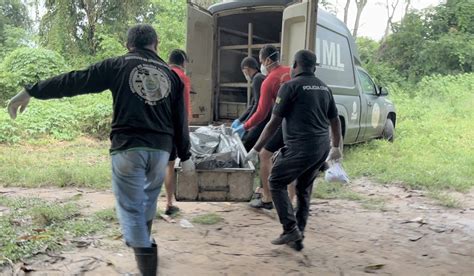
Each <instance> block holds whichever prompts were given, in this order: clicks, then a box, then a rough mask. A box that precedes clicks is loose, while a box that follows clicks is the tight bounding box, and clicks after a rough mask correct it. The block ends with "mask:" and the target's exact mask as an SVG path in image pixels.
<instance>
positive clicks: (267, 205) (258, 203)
mask: <svg viewBox="0 0 474 276" xmlns="http://www.w3.org/2000/svg"><path fill="white" fill-rule="evenodd" d="M249 205H250V207H252V208H255V209H267V210H271V209H273V202H271V201H270V202H263V200H262V198H257V199H254V200H252V201H250V203H249Z"/></svg>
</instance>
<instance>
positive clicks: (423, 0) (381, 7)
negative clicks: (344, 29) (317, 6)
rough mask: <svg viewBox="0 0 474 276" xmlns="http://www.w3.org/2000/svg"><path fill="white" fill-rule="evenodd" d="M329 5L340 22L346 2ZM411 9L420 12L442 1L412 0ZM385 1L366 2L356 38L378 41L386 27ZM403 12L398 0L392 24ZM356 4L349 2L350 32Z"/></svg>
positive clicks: (371, 0) (336, 0) (403, 2)
mask: <svg viewBox="0 0 474 276" xmlns="http://www.w3.org/2000/svg"><path fill="white" fill-rule="evenodd" d="M388 1H389V3H392V2H395V1H396V0H388ZM328 2H329V3H331V4H333V5H335V6H336V7H337V9H336V15H337V17H338V18H340V19H341V20H344V5H345V4H346V0H329V1H328ZM411 2H412V3H411V9H416V10H421V9H424V8H428V7H433V6H437V5H439V4H440V3H441V2H443V1H442V0H412V1H411ZM385 3H386V0H368V2H367V5H366V6H365V8H364V10H363V12H362V16H361V20H360V26H359V31H358V36H367V37H370V38H372V39H375V40H380V39H381V38H382V37H383V35H384V33H385V27H386V25H387V18H388V15H387V9H386V7H385ZM404 10H405V1H404V0H399V4H398V7H397V10H396V13H395V15H394V19H393V21H394V22H397V21H400V19H401V17H402V16H403V13H404ZM356 11H357V8H356V4H355V1H353V0H351V5H350V7H349V19H348V23H347V25H348V27H349V29H350V30H351V31H352V29H353V28H354V21H355V16H356Z"/></svg>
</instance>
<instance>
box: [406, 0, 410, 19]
mask: <svg viewBox="0 0 474 276" xmlns="http://www.w3.org/2000/svg"><path fill="white" fill-rule="evenodd" d="M410 5H411V0H405V15H407V14H408V12H409V11H410Z"/></svg>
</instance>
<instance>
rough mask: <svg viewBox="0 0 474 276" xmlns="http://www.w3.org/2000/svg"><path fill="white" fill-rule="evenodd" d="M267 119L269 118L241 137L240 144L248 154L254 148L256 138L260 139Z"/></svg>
mask: <svg viewBox="0 0 474 276" xmlns="http://www.w3.org/2000/svg"><path fill="white" fill-rule="evenodd" d="M268 119H269V118H267V119H265V120H264V121H263V122H261V123H260V124H258V125H257V126H256V127H254V128H252V129H250V130H249V131H247V132H246V133H245V135H244V137H242V143H243V144H244V147H245V149H246V150H247V152H249V151H250V150H251V149H252V148H253V146H255V144H256V143H257V141H258V138H260V135H261V134H262V132H263V130H264V129H265V126H266V125H267V123H268V121H269V120H268Z"/></svg>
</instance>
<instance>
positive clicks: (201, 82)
mask: <svg viewBox="0 0 474 276" xmlns="http://www.w3.org/2000/svg"><path fill="white" fill-rule="evenodd" d="M213 43H214V19H213V17H212V14H211V13H210V12H209V11H207V10H206V9H204V8H201V7H199V6H197V5H195V4H193V3H191V2H190V1H188V3H187V32H186V52H187V54H188V57H189V63H188V66H187V74H188V76H189V77H190V79H191V86H192V91H193V92H195V93H196V94H195V95H191V103H192V110H193V114H192V120H191V122H192V123H193V124H208V123H210V122H212V120H213V118H212V117H213V116H212V114H213V106H214V97H213V94H214V93H213V91H214V88H213V78H212V76H213V72H214V69H213V68H214V66H213V54H214V53H213V49H214V47H213Z"/></svg>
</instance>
